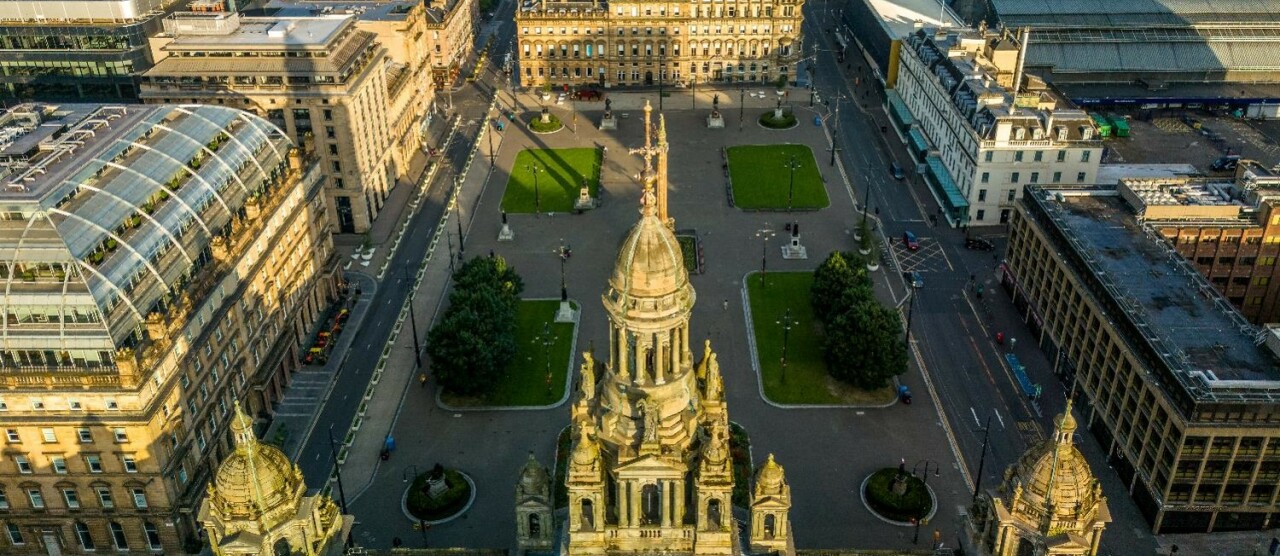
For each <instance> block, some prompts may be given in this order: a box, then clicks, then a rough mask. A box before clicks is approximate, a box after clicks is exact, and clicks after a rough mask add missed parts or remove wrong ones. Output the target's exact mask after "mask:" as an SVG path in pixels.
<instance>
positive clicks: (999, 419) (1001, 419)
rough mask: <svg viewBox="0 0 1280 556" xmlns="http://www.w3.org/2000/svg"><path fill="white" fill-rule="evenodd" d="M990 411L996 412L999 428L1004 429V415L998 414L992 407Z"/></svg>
mask: <svg viewBox="0 0 1280 556" xmlns="http://www.w3.org/2000/svg"><path fill="white" fill-rule="evenodd" d="M991 411H992V412H993V413H995V414H996V420H997V421H1000V430H1004V417H1001V416H1000V412H999V411H996V410H995V408H992V409H991Z"/></svg>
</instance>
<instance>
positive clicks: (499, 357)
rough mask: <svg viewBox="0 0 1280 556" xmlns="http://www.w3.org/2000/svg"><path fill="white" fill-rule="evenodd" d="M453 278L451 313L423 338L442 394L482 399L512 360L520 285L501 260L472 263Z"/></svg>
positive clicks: (511, 270) (473, 260) (512, 270)
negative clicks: (449, 393)
mask: <svg viewBox="0 0 1280 556" xmlns="http://www.w3.org/2000/svg"><path fill="white" fill-rule="evenodd" d="M453 279H454V288H453V292H452V293H450V294H449V308H448V309H445V313H444V316H443V317H442V318H441V319H440V322H439V323H437V324H436V325H435V326H434V327H433V328H432V329H431V332H430V333H428V334H427V355H428V357H430V358H431V364H432V369H433V370H434V371H435V374H436V378H437V380H439V381H440V385H441V386H442V387H443V388H444V389H445V390H447V391H449V392H453V393H457V394H462V395H479V394H484V393H486V392H488V391H489V390H490V389H492V388H493V386H494V385H495V384H497V382H498V381H499V380H501V379H502V375H503V374H504V373H505V372H506V369H507V365H508V364H510V363H511V359H512V358H513V357H515V353H516V346H515V331H516V307H517V304H518V303H519V301H520V292H521V291H523V290H524V281H523V280H521V279H520V275H519V274H516V272H515V270H514V269H511V268H510V267H508V266H507V264H506V261H505V260H503V259H502V258H501V257H489V258H485V257H476V258H473V259H471V260H470V261H468V262H467V263H466V264H464V265H462V267H461V268H459V269H458V270H457V271H456V272H455V273H454V275H453Z"/></svg>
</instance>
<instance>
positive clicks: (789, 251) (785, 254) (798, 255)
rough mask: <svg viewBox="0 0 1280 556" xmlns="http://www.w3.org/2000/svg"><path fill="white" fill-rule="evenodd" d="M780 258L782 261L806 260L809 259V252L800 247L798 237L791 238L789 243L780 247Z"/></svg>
mask: <svg viewBox="0 0 1280 556" xmlns="http://www.w3.org/2000/svg"><path fill="white" fill-rule="evenodd" d="M782 258H784V259H807V258H809V250H808V249H805V247H804V246H803V245H800V236H791V241H790V242H789V243H787V244H786V245H783V246H782Z"/></svg>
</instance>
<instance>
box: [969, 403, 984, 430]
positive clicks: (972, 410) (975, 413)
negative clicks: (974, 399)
mask: <svg viewBox="0 0 1280 556" xmlns="http://www.w3.org/2000/svg"><path fill="white" fill-rule="evenodd" d="M969 413H972V414H973V422H974V423H977V425H978V427H979V428H981V427H982V421H981V420H979V419H978V412H977V411H976V410H974V409H973V406H969Z"/></svg>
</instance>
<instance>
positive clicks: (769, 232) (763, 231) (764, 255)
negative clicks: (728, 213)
mask: <svg viewBox="0 0 1280 556" xmlns="http://www.w3.org/2000/svg"><path fill="white" fill-rule="evenodd" d="M775 235H778V234H776V233H775V232H774V231H773V228H770V227H769V223H768V222H765V223H764V227H763V228H760V229H759V230H756V237H758V238H760V285H761V286H763V285H764V275H765V272H766V271H767V270H768V265H769V238H771V237H773V236H775Z"/></svg>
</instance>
